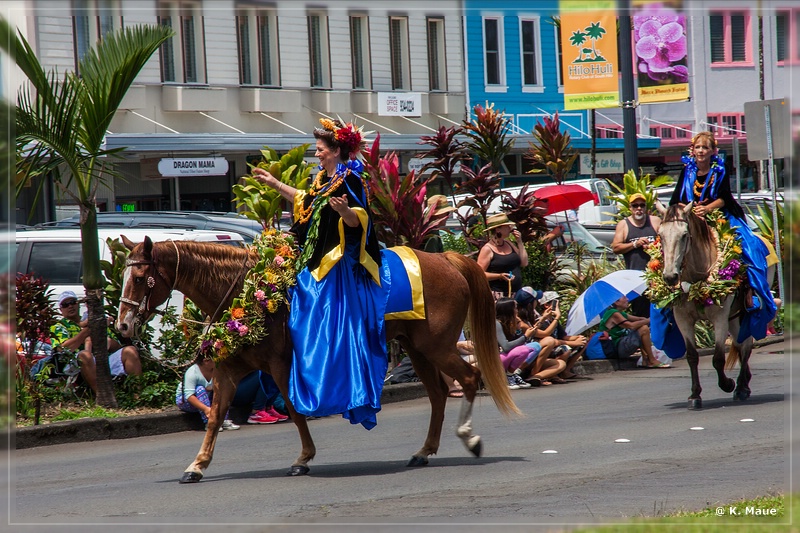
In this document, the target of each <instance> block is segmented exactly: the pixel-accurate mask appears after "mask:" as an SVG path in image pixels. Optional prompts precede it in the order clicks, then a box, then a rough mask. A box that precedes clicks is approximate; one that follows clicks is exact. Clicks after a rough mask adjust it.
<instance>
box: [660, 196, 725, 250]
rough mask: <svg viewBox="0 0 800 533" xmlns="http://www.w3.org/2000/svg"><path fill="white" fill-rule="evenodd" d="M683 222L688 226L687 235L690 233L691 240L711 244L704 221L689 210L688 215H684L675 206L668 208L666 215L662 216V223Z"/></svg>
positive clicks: (678, 207)
mask: <svg viewBox="0 0 800 533" xmlns="http://www.w3.org/2000/svg"><path fill="white" fill-rule="evenodd" d="M684 221H685V222H687V223H688V224H689V233H691V235H692V238H694V239H696V240H697V241H699V242H700V243H701V244H710V243H712V242H713V238H712V236H711V230H710V229H709V227H708V224H707V223H706V221H705V220H703V219H701V218H700V217H698V216H697V215H695V214H694V212H692V211H691V210H690V211H689V213H688V214H687V213H685V212H684V210H683V208H682V207H680V206H679V205H677V204H674V205H671V206H669V208H668V209H667V212H666V214H665V215H664V221H663V222H684ZM663 222H662V223H663Z"/></svg>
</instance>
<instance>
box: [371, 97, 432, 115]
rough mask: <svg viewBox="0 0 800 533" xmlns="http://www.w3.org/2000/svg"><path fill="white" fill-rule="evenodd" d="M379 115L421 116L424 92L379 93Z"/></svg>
mask: <svg viewBox="0 0 800 533" xmlns="http://www.w3.org/2000/svg"><path fill="white" fill-rule="evenodd" d="M378 115H380V116H383V117H421V116H422V93H378Z"/></svg>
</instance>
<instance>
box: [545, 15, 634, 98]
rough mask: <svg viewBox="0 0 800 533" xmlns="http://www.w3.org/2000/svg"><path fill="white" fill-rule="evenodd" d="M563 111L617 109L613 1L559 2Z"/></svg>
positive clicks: (615, 33)
mask: <svg viewBox="0 0 800 533" xmlns="http://www.w3.org/2000/svg"><path fill="white" fill-rule="evenodd" d="M559 10H560V15H561V49H562V50H563V54H562V57H563V60H562V65H561V68H562V70H563V78H564V109H595V108H598V109H599V108H606V107H619V105H620V100H619V78H618V72H619V68H618V66H617V22H616V2H615V0H561V2H560V4H559Z"/></svg>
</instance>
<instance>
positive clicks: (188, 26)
mask: <svg viewBox="0 0 800 533" xmlns="http://www.w3.org/2000/svg"><path fill="white" fill-rule="evenodd" d="M182 19H183V20H182V25H183V77H184V81H185V83H197V50H196V49H195V45H194V43H195V40H194V39H195V35H194V17H192V16H189V17H182Z"/></svg>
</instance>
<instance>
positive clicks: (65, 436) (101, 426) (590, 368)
mask: <svg viewBox="0 0 800 533" xmlns="http://www.w3.org/2000/svg"><path fill="white" fill-rule="evenodd" d="M783 341H784V337H783V335H778V336H774V337H767V338H765V339H762V340H760V341H757V342H756V343H755V346H767V345H770V344H777V343H779V342H783ZM713 353H714V349H713V348H704V349H702V350H700V355H701V356H708V355H711V354H713ZM617 366H618V362H617V361H609V360H599V361H581V362H579V363H578V364H576V365H575V372H576V373H577V374H584V375H592V374H603V373H607V372H614V371H616V370H617ZM635 367H636V358H635V357H630V358H627V359H625V360H623V361H621V362H619V370H632V369H634V368H635ZM425 396H426V393H425V388H424V387H423V386H422V383H401V384H397V385H388V384H387V385H386V386H385V387H384V389H383V395H382V396H381V403H382V404H384V405H385V404H389V403H394V402H402V401H406V400H413V399H416V398H423V397H425ZM202 429H203V425H202V422H201V421H200V418H199V417H198V416H197V415H196V414H190V413H184V412H183V411H180V410H178V408H177V407H175V408H173V409H170V410H167V411H164V412H161V413H155V414H149V415H137V416H128V417H121V418H82V419H78V420H68V421H64V422H54V423H52V424H45V425H40V426H30V427H24V428H19V429H17V430H16V434H15V435H14V442H15V448H16V449H18V450H21V449H24V448H34V447H37V446H49V445H51V444H66V443H73V442H88V441H95V440H108V439H130V438H134V437H147V436H152V435H163V434H167V433H177V432H179V431H192V430H202Z"/></svg>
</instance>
